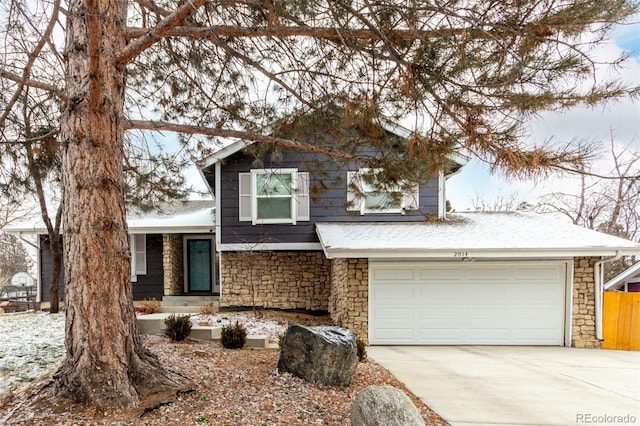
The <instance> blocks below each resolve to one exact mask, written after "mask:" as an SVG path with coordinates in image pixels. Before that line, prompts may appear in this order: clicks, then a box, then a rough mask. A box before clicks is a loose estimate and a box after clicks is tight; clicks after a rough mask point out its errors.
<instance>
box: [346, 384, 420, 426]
mask: <svg viewBox="0 0 640 426" xmlns="http://www.w3.org/2000/svg"><path fill="white" fill-rule="evenodd" d="M351 426H424V420H423V419H422V415H421V414H420V411H419V410H418V408H417V407H416V406H415V405H414V404H413V402H412V401H411V399H409V397H408V396H407V395H406V394H405V393H404V392H402V391H401V390H400V389H398V388H395V387H393V386H388V385H385V386H369V387H367V388H365V389H363V390H361V391H360V392H358V394H357V395H356V397H355V398H354V400H353V404H352V405H351Z"/></svg>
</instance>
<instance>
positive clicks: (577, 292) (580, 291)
mask: <svg viewBox="0 0 640 426" xmlns="http://www.w3.org/2000/svg"><path fill="white" fill-rule="evenodd" d="M599 260H600V258H598V257H576V258H575V259H574V260H573V299H572V304H573V312H572V314H573V315H572V324H571V346H573V347H576V348H599V347H600V341H599V340H598V339H597V338H596V302H595V298H596V296H595V293H596V292H595V277H594V269H593V266H594V265H595V263H596V262H598V261H599Z"/></svg>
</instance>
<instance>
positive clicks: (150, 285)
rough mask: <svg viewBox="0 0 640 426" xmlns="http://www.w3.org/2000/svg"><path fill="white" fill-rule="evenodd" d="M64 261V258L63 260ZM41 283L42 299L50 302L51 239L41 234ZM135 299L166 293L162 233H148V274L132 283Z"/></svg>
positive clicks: (62, 281) (62, 288)
mask: <svg viewBox="0 0 640 426" xmlns="http://www.w3.org/2000/svg"><path fill="white" fill-rule="evenodd" d="M63 263H64V260H63ZM40 265H41V267H40V283H41V284H40V285H41V286H42V287H41V297H42V301H44V302H48V301H50V298H49V284H50V277H51V273H52V269H53V256H52V255H51V249H50V247H49V240H48V238H47V237H46V236H45V235H41V236H40ZM131 288H132V291H133V300H144V299H153V298H155V299H157V300H161V299H162V296H163V293H164V271H163V268H162V235H160V234H149V235H147V274H146V275H139V276H138V281H137V282H135V283H131ZM59 295H60V300H64V266H63V267H62V273H61V274H60V291H59Z"/></svg>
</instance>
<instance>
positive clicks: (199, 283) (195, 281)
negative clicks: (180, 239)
mask: <svg viewBox="0 0 640 426" xmlns="http://www.w3.org/2000/svg"><path fill="white" fill-rule="evenodd" d="M186 242H187V274H188V289H187V291H189V292H211V286H212V284H213V265H212V261H211V259H212V256H211V240H210V239H202V240H195V239H193V240H192V239H188V240H187V241H186Z"/></svg>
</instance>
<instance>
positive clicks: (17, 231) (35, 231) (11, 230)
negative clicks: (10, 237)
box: [0, 226, 62, 235]
mask: <svg viewBox="0 0 640 426" xmlns="http://www.w3.org/2000/svg"><path fill="white" fill-rule="evenodd" d="M0 231H2V232H4V233H7V234H15V235H18V234H47V233H48V231H47V228H44V227H38V226H34V227H30V228H29V227H23V228H10V227H7V228H2V229H0ZM60 233H62V229H60Z"/></svg>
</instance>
